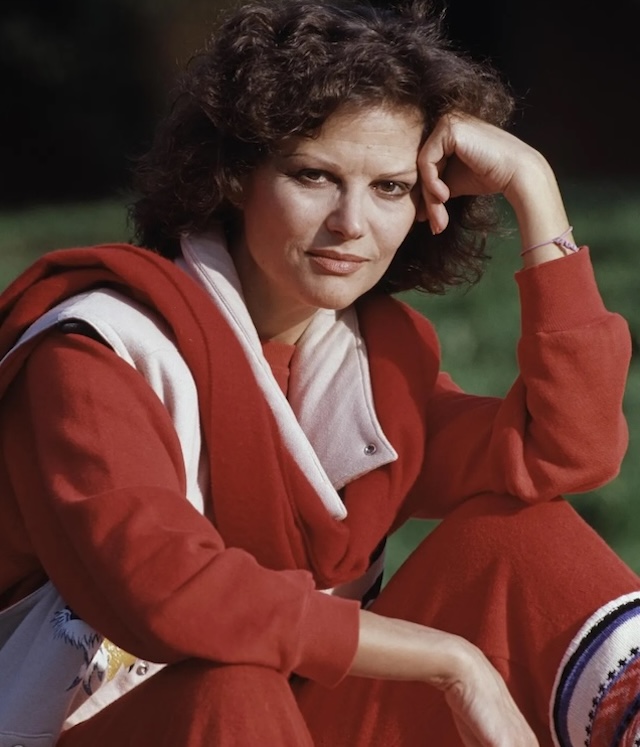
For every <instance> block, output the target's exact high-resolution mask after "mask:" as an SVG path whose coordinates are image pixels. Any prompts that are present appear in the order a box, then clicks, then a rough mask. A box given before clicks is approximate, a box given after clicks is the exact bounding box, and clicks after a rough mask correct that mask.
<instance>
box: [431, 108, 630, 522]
mask: <svg viewBox="0 0 640 747" xmlns="http://www.w3.org/2000/svg"><path fill="white" fill-rule="evenodd" d="M420 158H421V173H422V174H423V194H424V206H423V216H422V217H428V218H429V220H430V222H431V224H432V228H433V229H434V230H435V231H436V232H439V231H442V230H444V228H445V227H446V225H447V222H448V215H447V212H446V206H445V202H446V200H447V199H448V198H449V196H456V195H460V194H487V193H495V192H498V193H503V194H504V196H505V197H506V199H507V200H508V202H509V203H510V204H511V206H512V207H513V209H514V212H515V215H516V218H517V220H518V225H519V229H520V234H521V239H522V244H523V246H525V247H529V246H533V245H535V244H539V243H542V242H544V241H545V240H547V241H549V240H550V239H551V238H552V237H555V236H558V235H559V234H561V233H562V232H563V231H565V230H566V228H567V226H568V220H567V217H566V213H565V211H564V206H563V204H562V200H561V198H560V193H559V190H558V187H557V184H556V181H555V177H554V176H553V172H552V171H551V169H550V167H549V166H548V164H547V163H546V161H544V159H543V158H542V156H540V154H539V153H537V152H536V151H534V150H533V149H532V148H530V147H529V146H527V145H526V144H524V143H522V142H521V141H519V140H518V139H517V138H514V137H513V136H512V135H510V134H509V133H506V132H504V131H502V130H499V129H497V128H494V127H492V126H491V125H488V124H486V123H484V122H478V121H477V120H471V119H465V118H461V119H457V118H450V119H445V120H443V121H442V122H441V123H440V124H439V125H438V126H437V127H436V129H435V130H434V132H433V133H432V135H431V137H430V138H428V140H427V142H426V143H425V146H424V148H423V152H422V153H421V156H420ZM565 253H566V250H564V249H562V248H560V247H558V246H556V245H554V244H553V243H551V242H549V243H547V244H545V245H543V246H541V247H539V248H537V249H535V250H533V251H530V252H527V253H525V254H524V257H523V260H524V264H525V268H524V269H523V270H522V271H520V272H519V273H518V274H517V276H516V278H517V281H518V285H519V290H520V296H521V306H522V337H521V340H520V343H519V346H518V360H519V365H520V373H521V375H520V376H519V378H518V379H517V381H516V382H515V384H514V386H513V387H512V389H511V390H510V392H509V393H508V395H507V396H506V398H505V399H504V400H500V399H497V398H490V397H473V396H470V395H466V394H464V393H462V392H460V390H458V389H457V387H455V385H453V383H452V382H451V381H450V379H448V377H446V376H444V375H441V376H440V378H439V380H438V384H437V386H436V388H435V391H434V396H433V398H432V401H431V407H430V411H429V413H428V424H429V428H430V437H429V442H428V450H427V451H428V453H427V461H426V464H425V470H424V472H425V475H424V480H423V482H422V483H421V485H420V486H419V490H420V491H421V492H422V495H423V496H424V495H429V496H430V497H431V496H432V497H433V499H434V501H435V502H436V504H437V505H434V506H433V507H430V508H429V511H428V513H430V514H435V515H442V513H444V512H446V510H448V508H450V507H451V505H453V503H455V502H456V501H459V500H462V499H464V498H465V497H468V496H469V495H473V494H474V493H477V492H483V491H497V492H507V493H511V494H513V495H516V496H518V497H521V498H523V499H525V500H527V501H536V500H545V499H548V498H551V497H553V496H555V495H557V494H559V493H571V492H579V491H584V490H590V489H592V488H594V487H596V486H598V485H601V484H603V483H604V482H606V481H608V480H610V479H611V478H612V477H613V476H615V474H616V473H617V471H618V469H619V465H620V462H621V459H622V456H623V454H624V451H625V448H626V442H627V431H626V425H625V422H624V418H623V415H622V407H621V405H622V396H623V392H624V386H625V382H626V372H627V369H628V365H629V358H630V346H629V334H628V329H627V325H626V323H625V322H624V320H623V319H622V318H621V317H619V316H618V315H616V314H611V313H609V312H607V310H606V309H605V307H604V305H603V303H602V300H601V298H600V295H599V293H598V289H597V286H596V283H595V279H594V277H593V273H592V269H591V265H590V263H589V258H588V252H587V251H586V250H582V251H581V252H578V253H577V254H571V256H565ZM554 260H558V261H554ZM442 465H451V467H450V468H449V469H443V468H442Z"/></svg>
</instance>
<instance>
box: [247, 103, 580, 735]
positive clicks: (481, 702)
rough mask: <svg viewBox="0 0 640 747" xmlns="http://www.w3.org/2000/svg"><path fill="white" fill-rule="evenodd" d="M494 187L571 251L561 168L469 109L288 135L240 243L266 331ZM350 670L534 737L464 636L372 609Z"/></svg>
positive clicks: (539, 257) (355, 119) (252, 307)
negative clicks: (452, 204)
mask: <svg viewBox="0 0 640 747" xmlns="http://www.w3.org/2000/svg"><path fill="white" fill-rule="evenodd" d="M496 193H497V194H503V195H504V197H505V198H506V200H507V202H508V203H509V204H510V205H511V207H512V208H513V210H514V213H515V216H516V219H517V221H518V226H519V229H520V237H521V241H522V245H523V247H529V246H533V245H534V244H538V243H543V242H546V243H543V245H542V246H541V247H540V248H538V249H535V250H534V251H530V252H527V253H526V254H525V255H524V258H523V261H524V264H525V266H532V265H535V264H540V263H542V262H546V261H550V260H554V259H557V258H559V257H562V256H564V255H565V253H566V252H565V251H564V250H562V249H560V248H558V247H557V246H555V245H554V244H553V243H552V242H551V241H549V240H550V239H551V238H552V237H554V236H558V235H559V234H561V233H563V232H564V231H565V230H566V229H567V226H568V219H567V215H566V212H565V209H564V205H563V202H562V199H561V196H560V192H559V189H558V186H557V183H556V180H555V176H554V174H553V171H552V170H551V168H550V166H549V165H548V163H547V162H546V160H545V159H544V158H543V157H542V156H541V155H540V154H539V153H538V152H537V151H535V150H534V149H533V148H531V147H530V146H528V145H527V144H525V143H523V142H522V141H520V140H518V139H517V138H516V137H514V136H513V135H511V134H509V133H507V132H505V131H504V130H501V129H499V128H497V127H494V126H493V125H490V124H488V123H486V122H483V121H480V120H477V119H474V118H471V117H467V116H462V115H448V116H446V117H443V118H442V119H441V120H440V122H438V124H437V125H436V127H435V128H434V129H433V131H432V132H431V133H430V134H429V136H428V137H427V138H426V139H425V138H424V133H423V123H422V121H421V120H420V118H419V117H418V115H417V113H416V112H414V111H413V110H411V109H406V108H405V109H392V108H389V107H382V106H380V105H372V106H370V107H360V108H355V107H353V106H345V107H343V108H341V109H339V110H338V111H337V112H336V113H334V114H333V115H332V116H331V117H330V118H329V119H328V120H327V121H326V122H325V124H324V126H323V127H322V128H321V130H320V132H319V134H318V136H317V137H316V138H292V139H290V140H287V141H286V142H283V143H282V144H281V147H280V149H279V152H278V153H277V154H276V155H275V156H273V157H270V158H269V159H267V160H266V161H265V162H264V163H263V164H262V165H261V166H260V167H259V168H257V169H256V170H255V171H254V172H253V173H252V174H251V175H250V177H248V179H247V181H246V183H245V184H244V190H243V196H242V199H241V208H242V210H243V216H244V227H243V232H242V234H241V236H240V237H239V239H238V241H237V242H236V243H235V245H234V246H233V247H232V255H233V258H234V262H235V264H236V268H237V270H238V274H239V277H240V281H241V284H242V287H243V291H244V294H245V298H246V302H247V306H248V309H249V312H250V314H251V316H252V318H253V321H254V323H255V325H256V328H257V330H258V333H259V334H260V336H261V337H262V339H264V340H269V339H277V340H281V341H284V342H288V343H295V342H296V341H297V340H298V338H299V337H300V335H301V334H302V332H303V331H304V329H305V328H306V326H307V325H308V323H309V321H310V320H311V318H312V317H313V315H314V313H315V312H316V311H317V309H319V308H331V309H341V308H344V307H346V306H348V305H350V304H351V303H353V302H354V301H355V300H356V299H357V298H358V297H359V296H361V295H362V294H363V293H365V292H366V291H367V290H369V289H370V288H371V287H373V286H374V285H375V284H376V283H377V282H378V280H379V279H380V278H381V277H382V275H383V273H384V272H385V270H386V269H387V267H388V266H389V263H390V262H391V259H392V258H393V255H394V253H395V252H396V250H397V248H398V247H399V246H400V244H401V243H402V241H403V239H404V237H405V236H406V234H407V233H408V231H409V230H410V228H411V226H412V225H413V223H414V221H416V220H427V221H429V224H430V227H431V230H432V231H433V232H434V233H440V232H442V231H444V230H446V227H447V224H448V221H449V216H448V213H447V206H446V203H447V201H448V200H449V198H450V197H455V196H458V195H463V194H496ZM567 238H568V239H569V240H570V241H573V238H572V236H571V235H570V234H569V235H568V236H567ZM351 674H354V675H358V676H362V677H376V678H385V679H395V680H417V681H421V682H426V683H429V684H431V685H433V686H434V687H437V688H439V689H441V690H443V691H444V692H445V694H446V701H447V704H448V705H449V707H450V708H451V711H452V714H453V716H454V719H455V722H456V725H457V727H458V731H459V733H460V736H461V738H462V741H463V742H464V744H465V745H468V746H469V747H490V746H491V747H499V746H502V745H504V747H507V745H508V746H509V747H513V745H518V746H519V747H535V745H537V741H536V738H535V736H534V734H533V732H532V731H531V729H530V728H529V726H528V725H527V723H526V722H525V720H524V718H523V717H522V715H521V714H520V712H519V711H518V709H517V707H516V705H515V703H514V701H513V699H512V698H511V695H510V694H509V692H508V690H507V688H506V686H505V684H504V682H503V680H502V679H501V677H500V676H499V674H498V673H497V672H496V671H495V669H494V668H493V667H492V665H491V664H490V662H489V661H488V660H487V659H486V657H485V656H484V655H483V654H482V652H481V651H480V650H479V649H477V648H476V647H475V646H473V645H472V644H471V643H469V642H468V641H466V640H464V639H462V638H460V637H458V636H454V635H451V634H449V633H445V632H442V631H439V630H434V629H431V628H427V627H424V626H421V625H416V624H414V623H410V622H407V621H404V620H395V619H390V618H386V617H381V616H379V615H375V614H373V613H370V612H366V611H362V612H361V616H360V641H359V647H358V651H357V654H356V657H355V659H354V662H353V665H352V669H351Z"/></svg>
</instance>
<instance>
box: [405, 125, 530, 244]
mask: <svg viewBox="0 0 640 747" xmlns="http://www.w3.org/2000/svg"><path fill="white" fill-rule="evenodd" d="M542 162H544V159H542V156H541V155H540V154H539V153H538V152H537V151H536V150H534V149H533V148H532V147H531V146H529V145H527V144H526V143H524V142H522V140H519V139H518V138H517V137H515V136H514V135H511V134H510V133H509V132H506V131H505V130H501V129H500V128H499V127H495V126H494V125H491V124H489V123H488V122H484V121H482V120H480V119H476V118H474V117H469V116H464V115H458V114H449V115H447V116H445V117H442V119H440V121H439V122H438V123H437V125H436V126H435V128H434V130H433V131H432V132H431V134H430V135H429V137H428V138H427V139H426V141H425V142H424V144H423V146H422V148H421V150H420V153H419V155H418V169H419V171H420V177H421V183H422V197H423V200H424V206H423V207H424V213H423V214H422V216H421V217H422V219H428V220H429V222H430V223H431V226H432V229H433V230H434V233H440V232H441V231H443V230H444V229H445V228H446V226H447V224H448V222H449V216H448V214H447V211H446V208H445V206H444V203H446V202H447V200H448V199H449V198H450V197H458V196H460V195H487V194H499V193H500V194H505V195H506V194H507V193H508V192H509V190H510V188H511V187H512V185H514V184H515V185H517V184H521V183H522V182H523V181H526V179H527V175H528V174H532V173H533V171H534V169H535V170H540V167H541V164H542Z"/></svg>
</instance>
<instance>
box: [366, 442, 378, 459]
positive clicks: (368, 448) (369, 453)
mask: <svg viewBox="0 0 640 747" xmlns="http://www.w3.org/2000/svg"><path fill="white" fill-rule="evenodd" d="M376 451H378V447H377V446H376V445H375V444H367V445H366V446H365V447H364V453H365V454H366V455H367V456H373V455H374V454H375V453H376Z"/></svg>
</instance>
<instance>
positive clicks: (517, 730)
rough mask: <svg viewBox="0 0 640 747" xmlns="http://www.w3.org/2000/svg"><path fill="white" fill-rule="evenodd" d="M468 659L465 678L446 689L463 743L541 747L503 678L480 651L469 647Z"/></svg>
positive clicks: (476, 746) (469, 746)
mask: <svg viewBox="0 0 640 747" xmlns="http://www.w3.org/2000/svg"><path fill="white" fill-rule="evenodd" d="M468 655H469V664H468V666H467V667H466V668H465V669H466V671H465V673H464V675H463V676H461V677H460V678H459V679H457V680H456V681H454V682H453V683H451V684H449V685H447V686H445V687H444V688H443V689H444V694H445V699H446V701H447V705H448V706H449V708H450V709H451V713H452V715H453V720H454V722H455V724H456V728H457V729H458V733H459V734H460V737H461V739H462V741H463V743H464V744H465V745H466V747H537V745H538V741H537V739H536V737H535V735H534V733H533V731H532V730H531V728H530V727H529V725H528V724H527V722H526V721H525V720H524V718H523V716H522V714H521V713H520V711H519V710H518V708H517V706H516V704H515V703H514V701H513V698H512V697H511V694H510V693H509V691H508V690H507V687H506V685H505V683H504V680H503V679H502V677H501V676H500V675H499V673H498V672H497V671H496V670H495V669H494V668H493V666H492V665H491V663H490V662H489V661H488V660H487V658H486V657H485V656H484V655H483V654H482V652H481V651H480V650H479V649H477V648H475V647H474V646H471V645H469V651H468Z"/></svg>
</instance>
